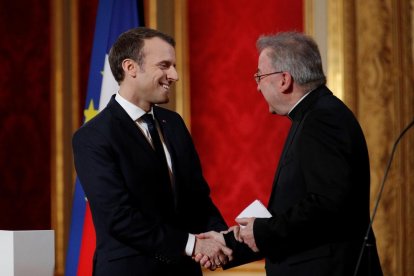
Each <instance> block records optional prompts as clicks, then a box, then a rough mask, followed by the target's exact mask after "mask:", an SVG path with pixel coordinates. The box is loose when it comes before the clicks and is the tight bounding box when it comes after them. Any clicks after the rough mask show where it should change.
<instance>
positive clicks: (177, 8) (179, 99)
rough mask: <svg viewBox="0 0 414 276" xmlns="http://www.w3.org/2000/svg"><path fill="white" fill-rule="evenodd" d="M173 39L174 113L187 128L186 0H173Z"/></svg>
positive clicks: (188, 119)
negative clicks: (175, 61) (177, 114)
mask: <svg viewBox="0 0 414 276" xmlns="http://www.w3.org/2000/svg"><path fill="white" fill-rule="evenodd" d="M174 13H175V16H174V18H175V22H174V25H175V28H174V32H175V39H176V41H177V47H176V50H177V64H178V66H177V70H178V75H179V76H180V78H181V79H180V81H178V82H177V84H176V96H175V97H176V111H177V112H178V113H179V114H180V115H181V116H182V117H183V118H184V121H185V122H186V124H187V126H188V127H189V128H190V126H191V114H190V113H191V110H190V72H189V62H188V61H189V57H188V52H189V49H188V31H187V16H186V14H187V0H175V5H174Z"/></svg>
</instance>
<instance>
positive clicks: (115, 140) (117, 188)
mask: <svg viewBox="0 0 414 276" xmlns="http://www.w3.org/2000/svg"><path fill="white" fill-rule="evenodd" d="M174 46H175V42H174V40H173V38H171V37H170V36H168V35H165V34H163V33H161V32H158V31H156V30H152V29H148V28H136V29H132V30H130V31H127V32H125V33H123V34H122V35H121V36H120V37H119V38H118V40H117V41H116V42H115V44H114V45H113V47H112V49H111V51H110V54H109V63H110V66H111V70H112V73H113V75H114V77H115V79H116V81H117V82H118V83H119V84H120V89H119V92H118V93H117V94H116V95H114V96H113V97H112V99H111V100H110V102H109V104H108V106H107V107H106V108H105V109H104V110H102V111H101V112H100V113H99V114H98V115H97V116H96V117H95V118H93V119H92V120H90V121H89V122H87V123H86V124H85V125H84V126H82V127H81V128H80V129H79V130H78V131H77V132H76V133H75V134H74V137H73V151H74V159H75V166H76V171H77V173H78V177H79V179H80V181H81V183H82V186H83V188H84V191H85V193H86V196H87V198H88V200H89V203H90V208H91V212H92V217H93V222H94V225H95V230H96V238H97V241H96V250H95V255H94V266H93V267H94V270H93V271H94V275H96V276H105V275H108V276H109V275H111V276H113V275H122V276H126V275H145V276H149V275H160V276H161V275H162V276H165V275H174V276H175V275H201V269H200V265H199V264H197V263H196V262H194V261H193V260H192V259H191V257H192V256H194V254H197V253H202V254H205V255H207V256H209V258H210V259H211V260H213V261H216V263H214V265H215V264H217V265H221V263H225V262H226V261H227V259H228V258H229V256H230V255H231V250H230V249H228V248H226V247H225V246H223V245H222V244H220V243H218V242H216V241H214V240H204V239H203V240H200V239H198V238H197V237H196V236H195V235H194V234H197V233H200V232H206V231H209V230H215V231H221V230H225V229H227V225H226V224H225V222H224V220H223V218H222V216H221V215H220V213H219V211H218V209H217V208H216V207H215V205H214V204H213V202H212V200H211V198H210V196H209V187H208V185H207V183H206V181H205V180H204V177H203V175H202V171H201V167H200V161H199V158H198V155H197V153H196V150H195V148H194V145H193V142H192V139H191V136H190V134H189V132H188V130H187V128H186V126H185V124H184V122H183V120H182V118H181V117H180V116H179V115H178V114H177V113H175V112H172V111H169V110H167V109H164V108H161V107H158V106H156V104H161V103H166V102H168V100H169V91H170V87H171V86H172V85H173V84H174V83H175V82H176V81H177V80H178V75H177V71H176V69H175V66H176V58H175V49H174Z"/></svg>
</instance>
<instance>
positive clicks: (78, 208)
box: [65, 0, 143, 276]
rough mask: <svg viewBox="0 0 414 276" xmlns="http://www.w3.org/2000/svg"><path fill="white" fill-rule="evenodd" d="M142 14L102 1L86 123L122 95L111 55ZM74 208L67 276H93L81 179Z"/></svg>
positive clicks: (133, 5) (125, 1)
mask: <svg viewBox="0 0 414 276" xmlns="http://www.w3.org/2000/svg"><path fill="white" fill-rule="evenodd" d="M142 14H143V9H142V1H138V0H100V1H99V4H98V12H97V17H96V25H95V35H94V41H93V49H92V58H91V65H90V72H89V79H88V91H87V95H86V103H85V111H84V122H87V121H88V120H90V119H92V118H93V117H94V116H95V115H96V114H98V112H99V111H100V110H102V109H103V108H104V107H105V106H106V105H107V103H108V102H109V99H110V97H111V95H112V94H115V93H116V92H117V91H118V89H119V86H118V84H117V82H116V81H115V79H114V77H113V75H112V73H111V69H110V68H109V63H108V53H109V50H110V48H111V46H112V44H113V43H114V42H115V40H116V39H117V38H118V36H119V35H120V34H121V33H123V32H124V31H126V30H128V29H131V28H135V27H138V26H139V25H140V22H143V21H142V19H143V16H142ZM141 25H143V24H141ZM72 206H73V207H72V219H71V226H70V233H69V243H68V250H67V255H66V268H65V275H66V276H90V275H92V259H93V254H94V251H95V242H96V237H95V229H94V226H93V222H92V216H91V213H90V209H89V205H88V202H87V199H86V197H85V193H84V191H83V189H82V186H81V184H80V182H79V179H76V183H75V192H74V198H73V205H72Z"/></svg>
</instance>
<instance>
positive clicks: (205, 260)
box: [193, 218, 259, 270]
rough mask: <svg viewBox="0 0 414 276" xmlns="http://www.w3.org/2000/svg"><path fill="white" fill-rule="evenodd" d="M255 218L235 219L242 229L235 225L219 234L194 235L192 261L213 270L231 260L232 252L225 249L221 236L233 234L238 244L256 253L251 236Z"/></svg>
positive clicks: (252, 236) (256, 249)
mask: <svg viewBox="0 0 414 276" xmlns="http://www.w3.org/2000/svg"><path fill="white" fill-rule="evenodd" d="M254 220H255V218H240V219H236V222H237V223H239V224H240V225H241V226H242V227H240V226H238V225H235V226H232V227H230V228H229V229H228V230H227V231H223V232H221V233H218V232H215V231H210V232H206V233H202V234H198V235H196V244H195V249H194V255H193V259H194V260H195V261H196V262H199V263H200V264H201V265H202V266H203V267H205V268H208V269H210V270H215V269H216V268H218V267H221V266H222V265H225V264H226V263H227V262H229V261H231V260H232V259H233V256H232V253H233V252H232V250H231V249H230V248H228V247H226V242H225V240H224V237H223V234H224V233H229V232H233V233H234V237H235V239H236V240H237V241H239V242H244V243H245V244H247V245H248V246H249V247H250V249H251V250H253V251H254V252H258V251H259V249H258V248H257V246H256V241H255V239H254V234H253V224H254Z"/></svg>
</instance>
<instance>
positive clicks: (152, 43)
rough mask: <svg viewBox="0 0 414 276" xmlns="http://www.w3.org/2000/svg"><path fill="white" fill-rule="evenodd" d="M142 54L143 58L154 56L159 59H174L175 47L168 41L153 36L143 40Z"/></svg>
mask: <svg viewBox="0 0 414 276" xmlns="http://www.w3.org/2000/svg"><path fill="white" fill-rule="evenodd" d="M143 51H144V55H145V58H146V59H147V58H156V59H160V60H164V59H165V60H170V61H172V60H174V61H175V49H174V47H173V46H171V45H170V44H169V43H168V42H166V41H164V40H162V39H161V38H158V37H153V38H150V39H145V40H144V48H143Z"/></svg>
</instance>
